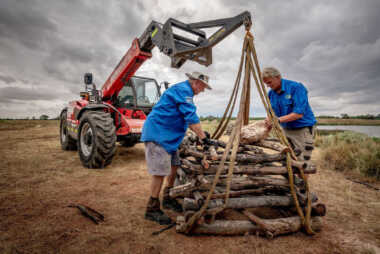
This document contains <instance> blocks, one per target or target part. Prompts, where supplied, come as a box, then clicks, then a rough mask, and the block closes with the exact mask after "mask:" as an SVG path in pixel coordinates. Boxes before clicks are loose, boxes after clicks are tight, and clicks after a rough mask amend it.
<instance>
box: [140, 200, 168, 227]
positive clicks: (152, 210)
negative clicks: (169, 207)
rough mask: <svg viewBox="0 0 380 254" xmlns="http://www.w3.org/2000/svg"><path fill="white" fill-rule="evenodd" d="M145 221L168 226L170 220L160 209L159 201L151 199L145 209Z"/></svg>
mask: <svg viewBox="0 0 380 254" xmlns="http://www.w3.org/2000/svg"><path fill="white" fill-rule="evenodd" d="M145 219H147V220H151V221H155V222H157V223H159V224H160V225H169V224H171V223H172V220H171V219H170V218H169V217H168V216H167V215H166V214H165V213H164V212H163V211H161V209H160V200H159V199H158V198H153V197H151V198H150V199H149V202H148V206H147V207H146V212H145Z"/></svg>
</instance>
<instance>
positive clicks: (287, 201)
mask: <svg viewBox="0 0 380 254" xmlns="http://www.w3.org/2000/svg"><path fill="white" fill-rule="evenodd" d="M300 201H302V200H300ZM300 203H301V204H303V203H304V202H300ZM223 204H224V199H213V200H210V202H209V204H208V208H209V209H212V208H215V207H219V206H222V205H223ZM293 205H294V202H293V198H292V197H290V196H257V197H245V198H230V199H229V201H228V204H227V206H226V208H232V209H242V208H256V207H264V206H265V207H274V206H276V207H289V206H293ZM182 207H183V209H184V210H185V211H188V210H199V206H198V204H197V202H196V201H195V199H191V198H185V199H184V200H183V204H182Z"/></svg>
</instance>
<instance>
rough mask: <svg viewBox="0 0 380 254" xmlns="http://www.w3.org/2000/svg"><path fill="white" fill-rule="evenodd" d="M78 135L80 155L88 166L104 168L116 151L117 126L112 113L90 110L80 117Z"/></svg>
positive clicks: (83, 162) (84, 164)
mask: <svg viewBox="0 0 380 254" xmlns="http://www.w3.org/2000/svg"><path fill="white" fill-rule="evenodd" d="M78 133H79V136H78V148H79V157H80V160H81V162H82V164H83V166H85V167H87V168H104V167H106V166H107V165H109V164H110V163H111V162H112V158H113V157H114V155H115V152H116V128H115V125H114V123H113V119H112V118H111V115H110V114H108V113H105V112H102V111H88V112H85V113H84V114H83V116H82V117H81V118H80V124H79V132H78Z"/></svg>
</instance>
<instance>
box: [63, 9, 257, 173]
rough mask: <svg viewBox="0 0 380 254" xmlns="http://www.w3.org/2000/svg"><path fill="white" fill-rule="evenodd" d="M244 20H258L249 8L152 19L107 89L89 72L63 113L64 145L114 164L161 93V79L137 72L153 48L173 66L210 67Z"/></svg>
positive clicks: (98, 163) (90, 159) (91, 161)
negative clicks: (197, 18) (204, 16)
mask: <svg viewBox="0 0 380 254" xmlns="http://www.w3.org/2000/svg"><path fill="white" fill-rule="evenodd" d="M243 24H244V25H245V26H246V28H249V27H250V26H251V24H252V22H251V15H250V13H249V12H247V11H246V12H243V13H241V14H239V15H237V16H235V17H232V18H226V19H218V20H212V21H205V22H198V23H191V24H185V23H182V22H180V21H178V20H175V19H172V18H170V19H168V20H167V21H166V22H165V23H164V24H161V23H158V22H156V21H152V22H151V23H150V24H149V26H148V27H147V28H146V30H145V31H144V33H143V34H142V35H141V36H140V38H136V39H135V40H134V41H133V42H132V46H131V47H130V49H129V50H128V51H127V53H126V54H125V55H124V57H123V58H122V59H121V61H120V62H119V64H118V65H117V66H116V68H115V69H114V71H113V72H112V74H111V75H110V76H109V78H108V79H107V80H106V82H105V83H104V85H103V87H102V89H101V90H97V89H96V86H95V84H94V83H93V82H92V74H91V73H86V74H85V75H84V82H85V92H81V93H80V96H81V99H80V100H77V101H71V102H69V105H68V106H67V107H65V108H64V109H63V110H62V112H61V114H60V140H61V146H62V149H63V150H76V149H78V151H79V157H80V160H81V162H82V164H83V165H84V166H85V167H88V168H103V167H105V166H107V165H108V164H110V163H111V161H112V158H113V156H114V155H115V150H116V142H120V143H121V144H122V145H124V146H133V145H134V144H136V143H137V142H139V140H140V135H141V130H142V126H143V124H144V120H145V119H146V116H147V115H148V114H149V112H150V111H151V110H152V108H153V106H154V104H155V103H156V102H157V101H158V99H159V97H160V87H159V85H158V84H157V82H156V80H154V79H152V78H146V77H139V76H133V75H134V74H135V72H136V71H137V70H138V68H139V67H140V66H141V65H142V64H143V63H144V62H145V61H146V60H147V59H149V58H151V57H152V54H151V51H152V49H153V48H154V47H155V46H156V47H158V49H159V50H160V51H161V52H163V53H164V54H165V55H167V56H169V57H170V58H171V66H172V67H173V68H180V67H181V66H182V65H183V64H184V63H185V62H186V61H187V60H191V61H195V62H198V63H199V64H201V65H205V66H208V65H210V64H211V63H212V47H213V46H215V45H216V44H217V43H218V42H220V41H221V40H223V39H224V38H225V37H226V36H228V35H229V34H230V33H232V32H233V31H234V30H236V29H237V28H238V27H240V26H241V25H243ZM213 27H219V29H218V30H217V31H216V32H215V33H213V34H212V35H211V36H209V37H207V36H206V33H205V31H203V30H202V29H204V28H213ZM186 36H187V37H186ZM166 87H167V85H166Z"/></svg>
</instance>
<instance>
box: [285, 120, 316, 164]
mask: <svg viewBox="0 0 380 254" xmlns="http://www.w3.org/2000/svg"><path fill="white" fill-rule="evenodd" d="M314 128H315V127H314V126H313V127H304V128H300V129H284V130H285V134H286V137H287V138H288V140H289V142H290V144H291V146H292V148H293V149H299V150H300V151H301V154H300V155H298V156H297V157H298V160H301V161H308V160H310V159H311V153H312V152H313V149H314Z"/></svg>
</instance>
